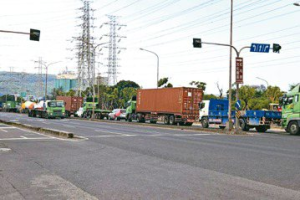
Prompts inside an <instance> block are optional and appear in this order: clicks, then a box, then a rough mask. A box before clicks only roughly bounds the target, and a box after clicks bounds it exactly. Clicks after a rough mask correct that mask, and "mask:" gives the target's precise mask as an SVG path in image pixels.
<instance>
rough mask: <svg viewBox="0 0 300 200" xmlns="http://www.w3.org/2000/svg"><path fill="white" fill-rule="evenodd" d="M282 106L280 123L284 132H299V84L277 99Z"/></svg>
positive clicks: (294, 133)
mask: <svg viewBox="0 0 300 200" xmlns="http://www.w3.org/2000/svg"><path fill="white" fill-rule="evenodd" d="M279 102H280V105H281V107H282V119H281V125H282V127H283V128H284V129H285V130H286V132H288V133H290V134H292V135H297V134H300V84H298V85H297V86H296V87H294V89H292V90H291V91H290V92H288V93H287V94H285V95H284V96H283V97H281V98H280V100H279Z"/></svg>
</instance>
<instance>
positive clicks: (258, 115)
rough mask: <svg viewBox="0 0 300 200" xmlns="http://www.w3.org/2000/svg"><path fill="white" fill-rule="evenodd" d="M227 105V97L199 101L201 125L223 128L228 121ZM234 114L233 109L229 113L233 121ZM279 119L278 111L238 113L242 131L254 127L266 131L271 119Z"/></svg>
mask: <svg viewBox="0 0 300 200" xmlns="http://www.w3.org/2000/svg"><path fill="white" fill-rule="evenodd" d="M228 105H229V104H228V100H227V99H211V100H209V101H203V102H201V103H200V105H199V107H200V111H199V121H200V122H201V124H202V127H203V128H208V127H209V125H210V124H218V125H219V127H220V128H222V129H224V128H225V126H226V123H227V122H228V112H229V111H228V110H229V109H228ZM236 114H237V113H236V112H235V111H232V113H231V116H232V120H233V122H235V115H236ZM280 119H281V112H279V111H265V110H246V111H240V113H239V123H240V127H241V129H242V130H243V131H249V130H250V129H251V128H255V129H256V130H257V131H258V132H266V131H267V130H268V129H270V126H271V123H272V122H273V121H276V120H280Z"/></svg>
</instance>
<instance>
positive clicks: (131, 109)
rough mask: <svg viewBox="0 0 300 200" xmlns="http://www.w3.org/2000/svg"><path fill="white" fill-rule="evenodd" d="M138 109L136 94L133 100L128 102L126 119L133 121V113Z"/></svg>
mask: <svg viewBox="0 0 300 200" xmlns="http://www.w3.org/2000/svg"><path fill="white" fill-rule="evenodd" d="M135 110H136V96H134V97H132V99H131V100H129V101H128V102H127V108H126V120H127V121H129V122H131V121H132V115H133V114H134V113H135Z"/></svg>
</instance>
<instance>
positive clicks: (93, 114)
mask: <svg viewBox="0 0 300 200" xmlns="http://www.w3.org/2000/svg"><path fill="white" fill-rule="evenodd" d="M86 44H87V45H90V46H91V47H92V48H93V58H95V54H96V49H97V47H99V46H101V45H104V44H108V42H104V43H100V44H97V45H96V46H94V45H93V44H92V43H88V42H86ZM94 82H95V62H94V67H93V78H92V87H93V110H92V119H94V118H95V91H96V90H95V83H94ZM98 103H99V99H98Z"/></svg>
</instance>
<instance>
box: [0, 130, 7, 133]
mask: <svg viewBox="0 0 300 200" xmlns="http://www.w3.org/2000/svg"><path fill="white" fill-rule="evenodd" d="M0 130H1V131H3V132H5V133H7V132H8V131H7V130H4V129H0Z"/></svg>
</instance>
